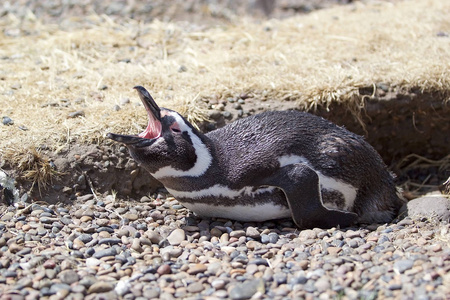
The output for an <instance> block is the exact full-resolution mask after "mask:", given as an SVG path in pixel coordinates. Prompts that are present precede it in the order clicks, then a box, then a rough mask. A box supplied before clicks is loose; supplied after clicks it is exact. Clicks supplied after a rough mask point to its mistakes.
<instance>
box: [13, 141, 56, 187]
mask: <svg viewBox="0 0 450 300" xmlns="http://www.w3.org/2000/svg"><path fill="white" fill-rule="evenodd" d="M6 156H7V157H8V158H9V159H10V161H11V163H12V164H13V165H14V166H15V168H16V169H17V171H18V172H19V176H20V177H21V179H22V180H25V181H28V182H31V183H32V186H31V190H32V189H33V188H34V187H35V186H37V187H38V189H39V193H40V192H41V190H42V189H45V188H46V186H47V185H48V184H50V183H51V182H52V179H53V178H54V177H55V176H57V175H58V172H57V171H56V170H55V169H54V168H52V165H51V162H50V161H49V159H48V158H47V157H45V156H44V155H42V154H41V153H40V151H38V150H36V149H35V148H30V149H22V151H19V152H17V151H14V152H11V153H7V154H6Z"/></svg>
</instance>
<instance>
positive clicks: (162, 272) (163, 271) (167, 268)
mask: <svg viewBox="0 0 450 300" xmlns="http://www.w3.org/2000/svg"><path fill="white" fill-rule="evenodd" d="M156 272H157V273H158V274H159V275H165V274H171V273H172V269H171V268H170V266H169V265H161V266H160V267H159V268H158V270H156Z"/></svg>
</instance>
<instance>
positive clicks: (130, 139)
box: [106, 85, 162, 145]
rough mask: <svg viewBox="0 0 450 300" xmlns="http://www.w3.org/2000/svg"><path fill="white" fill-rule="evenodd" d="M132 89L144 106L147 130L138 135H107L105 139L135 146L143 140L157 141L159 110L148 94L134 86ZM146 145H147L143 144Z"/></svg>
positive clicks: (142, 88)
mask: <svg viewBox="0 0 450 300" xmlns="http://www.w3.org/2000/svg"><path fill="white" fill-rule="evenodd" d="M134 89H135V90H136V91H137V92H138V95H139V98H141V101H142V103H143V104H144V107H145V110H146V111H147V114H148V119H149V120H148V125H147V128H146V129H145V130H144V131H143V132H142V133H140V134H139V135H137V136H135V135H122V134H115V133H108V134H107V135H106V137H107V138H109V139H112V140H114V141H116V142H120V143H124V144H127V145H128V144H136V143H139V142H143V140H148V139H152V140H154V139H157V138H159V137H160V136H161V131H162V125H161V109H160V108H159V106H158V105H157V104H156V102H155V100H153V98H152V96H151V95H150V93H149V92H148V91H147V90H146V89H145V88H144V87H142V86H139V85H138V86H135V87H134ZM145 144H147V143H145Z"/></svg>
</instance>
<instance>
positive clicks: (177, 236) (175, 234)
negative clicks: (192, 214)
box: [167, 228, 186, 246]
mask: <svg viewBox="0 0 450 300" xmlns="http://www.w3.org/2000/svg"><path fill="white" fill-rule="evenodd" d="M185 238H186V233H185V232H184V230H183V229H180V228H177V229H175V230H174V231H172V232H171V233H170V235H169V236H168V237H167V240H168V241H169V243H170V244H171V245H173V246H178V245H179V244H181V242H182V241H184V239H185Z"/></svg>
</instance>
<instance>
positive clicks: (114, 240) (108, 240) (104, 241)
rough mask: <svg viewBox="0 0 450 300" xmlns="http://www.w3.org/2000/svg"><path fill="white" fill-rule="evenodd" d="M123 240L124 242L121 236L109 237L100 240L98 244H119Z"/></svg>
mask: <svg viewBox="0 0 450 300" xmlns="http://www.w3.org/2000/svg"><path fill="white" fill-rule="evenodd" d="M121 242H122V240H121V239H119V238H111V237H108V238H103V239H101V240H99V241H98V244H99V245H102V244H108V245H116V244H119V243H121Z"/></svg>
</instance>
